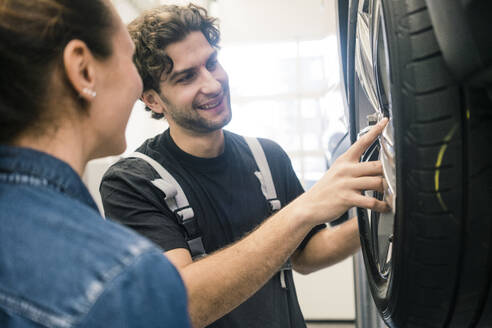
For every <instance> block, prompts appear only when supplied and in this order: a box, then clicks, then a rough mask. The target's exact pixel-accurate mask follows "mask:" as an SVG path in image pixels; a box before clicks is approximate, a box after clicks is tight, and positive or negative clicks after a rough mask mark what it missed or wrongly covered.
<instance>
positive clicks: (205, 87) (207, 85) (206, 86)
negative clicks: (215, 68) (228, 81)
mask: <svg viewBox="0 0 492 328" xmlns="http://www.w3.org/2000/svg"><path fill="white" fill-rule="evenodd" d="M221 90H222V84H221V83H220V81H219V79H218V78H217V77H216V76H215V75H214V74H213V73H212V72H209V71H207V70H206V71H205V72H204V79H203V84H202V89H201V91H202V93H204V94H207V95H209V94H218V93H219V92H220V91H221Z"/></svg>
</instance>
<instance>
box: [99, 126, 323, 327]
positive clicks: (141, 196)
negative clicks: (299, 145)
mask: <svg viewBox="0 0 492 328" xmlns="http://www.w3.org/2000/svg"><path fill="white" fill-rule="evenodd" d="M224 137H225V147H224V152H223V153H222V154H221V155H219V156H218V157H215V158H198V157H195V156H192V155H190V154H187V153H185V152H183V151H182V150H181V149H179V148H178V147H177V146H176V144H175V143H174V141H173V140H172V138H171V136H170V134H169V130H167V131H165V132H164V133H163V134H160V135H158V136H156V137H154V138H152V139H148V140H147V141H146V142H145V143H144V144H143V145H142V146H140V147H139V148H138V149H137V151H139V152H141V153H143V154H146V155H148V156H150V157H152V158H153V159H154V160H156V161H157V162H159V163H160V164H161V165H162V166H164V167H165V168H166V169H167V170H168V171H169V172H170V173H171V174H172V175H173V177H174V178H175V179H176V180H177V182H178V183H179V184H180V186H181V188H182V189H183V191H184V193H185V194H186V196H187V198H188V201H189V203H190V205H191V207H192V208H193V211H194V213H195V218H196V219H197V220H198V225H199V227H200V230H201V233H202V239H203V244H204V247H205V251H206V252H207V253H211V252H213V251H215V250H217V249H220V248H222V247H224V246H226V245H229V244H231V243H232V242H234V241H236V240H238V239H240V238H242V237H243V236H244V235H245V234H246V233H248V232H250V231H251V230H253V229H254V228H255V227H256V226H258V225H259V224H261V223H262V222H263V221H264V220H265V219H266V218H267V217H268V216H269V215H270V211H269V204H268V203H267V201H266V199H265V197H264V195H263V193H262V192H261V186H260V182H259V181H258V178H257V177H256V176H255V174H254V172H255V171H258V167H257V165H256V162H255V160H254V157H253V155H252V153H251V151H250V150H249V147H248V145H247V144H246V142H245V140H244V139H243V138H242V137H241V136H239V135H236V134H234V133H232V132H228V131H224ZM259 140H260V143H261V145H262V147H263V150H264V152H265V156H266V158H267V161H268V164H269V167H270V171H271V174H272V178H273V181H274V184H275V188H276V191H277V197H278V199H279V200H280V201H281V203H282V206H284V205H286V204H288V203H289V202H290V201H292V200H293V199H294V198H296V197H297V196H299V195H300V194H301V193H303V188H302V186H301V184H300V183H299V180H298V179H297V177H296V175H295V173H294V170H293V169H292V165H291V162H290V160H289V158H288V156H287V154H286V153H285V152H284V151H283V150H282V149H281V147H280V146H279V145H277V144H276V143H274V142H273V141H270V140H267V139H259ZM158 178H159V175H158V174H157V172H156V171H155V170H154V169H153V168H152V167H151V166H150V165H149V164H147V163H146V162H145V161H143V160H142V159H137V158H125V159H122V160H120V161H118V162H117V163H116V164H114V165H113V166H111V167H110V168H109V170H108V171H107V172H106V174H105V175H104V177H103V180H102V183H101V187H100V191H101V196H102V200H103V205H104V211H105V214H106V217H107V218H111V219H113V220H116V221H118V222H120V223H122V224H124V225H126V226H128V227H130V228H132V229H134V230H136V231H137V232H139V233H141V234H143V235H144V236H146V237H147V238H149V239H151V240H152V241H154V242H155V243H156V244H157V245H159V246H160V247H161V248H162V249H163V250H164V251H169V250H172V249H175V248H188V245H187V243H186V239H185V232H184V228H183V227H182V226H181V225H180V224H179V223H178V221H177V220H176V218H175V216H174V215H173V213H172V212H171V211H170V210H169V209H168V208H167V206H166V204H165V202H164V197H163V193H162V192H161V191H160V190H159V189H157V188H156V187H155V186H154V185H153V184H152V183H151V181H152V180H154V179H158ZM321 228H323V226H318V227H316V228H315V229H313V230H312V231H311V232H310V234H309V235H308V236H307V237H306V238H305V239H304V241H303V243H302V244H301V245H300V248H303V247H304V245H305V243H307V241H308V240H309V238H310V237H311V236H312V235H313V234H314V233H315V232H316V231H317V230H319V229H321ZM286 281H287V286H288V288H287V289H283V288H282V287H281V285H280V277H279V274H278V273H277V274H276V275H274V276H273V278H272V279H270V280H269V281H268V282H267V283H266V285H265V286H264V287H262V288H261V289H260V290H259V291H258V292H257V293H256V294H255V295H253V296H252V297H251V298H250V299H249V300H247V301H246V302H244V303H243V304H241V305H240V306H239V307H237V308H236V309H235V310H233V311H232V312H231V313H229V314H227V315H226V316H224V317H223V318H221V319H219V320H218V321H216V322H215V323H213V324H212V325H210V326H209V327H217V328H219V327H220V328H222V327H224V328H225V327H272V328H274V327H278V328H287V327H296V328H297V327H305V324H304V319H303V316H302V313H301V311H300V309H299V305H298V302H297V296H296V292H295V286H294V282H293V280H292V272H290V271H288V272H287V274H286Z"/></svg>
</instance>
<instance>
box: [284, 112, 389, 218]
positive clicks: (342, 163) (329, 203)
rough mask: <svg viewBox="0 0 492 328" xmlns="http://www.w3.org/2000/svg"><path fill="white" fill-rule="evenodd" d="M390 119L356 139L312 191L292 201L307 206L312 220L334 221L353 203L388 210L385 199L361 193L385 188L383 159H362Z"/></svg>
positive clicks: (305, 207)
mask: <svg viewBox="0 0 492 328" xmlns="http://www.w3.org/2000/svg"><path fill="white" fill-rule="evenodd" d="M387 122H388V120H387V119H386V118H385V119H383V120H381V121H380V122H379V123H378V124H376V125H375V126H374V127H373V128H372V129H371V130H370V131H369V132H368V133H366V134H365V135H363V136H362V137H361V138H360V139H359V140H357V142H355V143H354V144H353V145H352V146H351V147H350V148H349V149H348V150H347V151H346V152H345V153H344V154H343V155H342V156H340V157H339V158H338V159H337V160H336V161H335V163H334V164H333V165H332V166H331V168H330V169H329V170H328V171H327V172H326V173H325V175H324V176H323V177H322V178H321V179H320V180H319V181H318V182H317V183H316V184H315V185H314V186H313V187H312V188H311V189H310V190H309V191H307V192H305V193H304V194H303V195H301V196H300V197H298V198H297V199H296V200H295V201H294V202H293V203H292V205H295V206H300V207H302V208H304V210H303V213H304V214H306V216H305V218H306V220H309V223H310V224H312V225H316V224H320V223H324V222H329V221H332V220H334V219H336V218H338V217H339V216H340V215H342V214H343V213H345V212H346V211H347V210H348V209H350V208H352V207H354V206H357V207H362V208H368V209H371V210H374V211H378V212H385V211H388V210H389V207H388V205H387V204H386V202H384V201H380V200H377V199H376V198H374V197H369V196H364V195H362V191H364V190H377V191H379V192H382V191H383V170H382V165H381V162H380V161H371V162H363V163H361V162H359V160H360V158H361V156H362V155H363V154H364V152H365V151H366V150H367V148H368V147H369V146H370V145H371V144H372V143H373V142H374V141H375V140H376V138H377V137H378V136H379V134H381V132H382V131H383V129H384V127H385V126H386V124H387Z"/></svg>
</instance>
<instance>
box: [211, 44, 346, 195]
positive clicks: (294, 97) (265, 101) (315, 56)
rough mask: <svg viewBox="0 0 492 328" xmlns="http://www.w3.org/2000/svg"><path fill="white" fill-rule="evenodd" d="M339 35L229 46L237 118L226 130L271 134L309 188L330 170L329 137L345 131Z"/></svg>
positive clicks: (224, 55) (226, 57)
mask: <svg viewBox="0 0 492 328" xmlns="http://www.w3.org/2000/svg"><path fill="white" fill-rule="evenodd" d="M336 42H337V41H336V38H335V37H334V36H333V37H328V38H325V39H323V40H315V41H298V42H295V41H294V42H283V43H272V44H251V45H224V46H223V47H222V49H221V51H220V61H221V63H222V65H223V66H224V68H225V70H226V71H227V72H228V74H229V80H230V81H229V82H230V89H231V101H232V112H233V119H232V121H231V123H230V124H229V126H228V127H227V129H229V130H231V131H233V132H236V133H239V134H243V135H249V136H256V137H265V138H270V139H272V140H274V141H276V142H278V143H279V144H280V145H281V146H282V147H283V148H284V149H285V151H286V152H287V153H288V154H289V156H290V158H291V160H292V164H293V166H294V169H295V170H296V173H297V175H298V177H299V179H300V180H301V181H302V183H303V184H304V186H305V187H306V188H309V187H310V186H311V185H312V184H313V183H314V182H315V181H316V180H318V179H319V178H320V177H321V175H322V174H323V173H324V171H325V170H326V149H327V148H328V140H329V138H330V136H331V135H333V134H334V133H336V132H342V131H345V129H346V128H345V123H344V119H343V115H344V111H343V105H342V98H341V93H340V88H339V60H338V52H337V44H336Z"/></svg>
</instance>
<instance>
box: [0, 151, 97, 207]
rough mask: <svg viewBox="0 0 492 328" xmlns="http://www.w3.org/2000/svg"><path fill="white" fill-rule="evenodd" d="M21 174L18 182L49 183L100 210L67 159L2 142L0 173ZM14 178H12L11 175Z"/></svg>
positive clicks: (48, 184) (18, 175)
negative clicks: (63, 159)
mask: <svg viewBox="0 0 492 328" xmlns="http://www.w3.org/2000/svg"><path fill="white" fill-rule="evenodd" d="M2 175H4V176H10V177H12V176H14V175H16V176H17V177H22V178H18V179H15V182H16V183H25V184H33V183H32V182H33V181H37V183H36V184H38V185H40V184H42V185H47V186H49V187H51V188H54V189H56V190H57V191H59V192H61V193H64V194H66V195H68V196H69V197H72V198H75V199H77V200H79V201H80V202H82V203H84V204H86V205H87V206H90V207H92V208H93V209H95V210H96V211H98V209H97V206H96V203H95V202H94V199H93V198H92V196H91V195H90V193H89V191H88V190H87V188H86V187H85V185H84V184H83V182H82V180H81V178H80V176H79V175H78V174H77V173H76V172H75V171H74V170H73V169H72V168H71V167H70V166H69V165H68V164H67V163H65V162H63V161H61V160H59V159H57V158H55V157H53V156H51V155H48V154H46V153H43V152H40V151H37V150H33V149H29V148H22V147H14V146H5V145H0V177H1V176H2ZM10 180H11V181H13V180H12V179H10Z"/></svg>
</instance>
